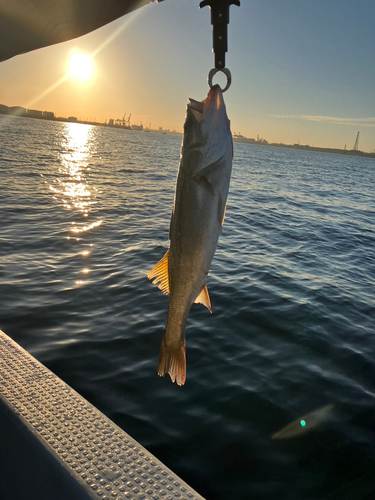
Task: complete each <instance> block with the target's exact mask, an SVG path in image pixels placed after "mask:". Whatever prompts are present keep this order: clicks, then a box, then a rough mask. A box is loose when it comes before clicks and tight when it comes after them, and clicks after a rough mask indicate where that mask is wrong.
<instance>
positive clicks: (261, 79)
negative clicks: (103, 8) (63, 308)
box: [0, 0, 375, 151]
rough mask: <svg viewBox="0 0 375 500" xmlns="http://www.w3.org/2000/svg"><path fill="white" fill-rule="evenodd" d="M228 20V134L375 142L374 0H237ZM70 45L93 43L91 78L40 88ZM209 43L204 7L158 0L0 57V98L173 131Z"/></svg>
mask: <svg viewBox="0 0 375 500" xmlns="http://www.w3.org/2000/svg"><path fill="white" fill-rule="evenodd" d="M230 18H231V22H230V25H229V52H228V54H227V58H226V62H227V67H229V69H230V70H231V72H232V78H233V83H232V86H231V88H230V89H229V90H228V92H226V94H225V101H226V104H227V110H228V115H229V118H230V119H231V122H232V131H233V132H241V133H242V134H243V135H246V136H247V137H256V136H257V134H259V135H260V136H261V137H264V138H266V139H268V140H269V141H270V142H274V141H275V142H284V143H294V142H298V141H300V143H301V144H310V145H315V146H326V147H330V146H331V147H344V145H345V144H347V147H348V148H349V149H350V148H352V147H353V144H354V141H355V137H356V134H357V131H360V149H362V150H366V151H370V150H374V149H375V64H374V59H375V25H374V20H375V1H373V0H358V1H357V2H352V1H350V2H349V1H348V0H341V1H338V0H324V1H323V0H316V1H312V0H300V1H296V0H284V1H280V0H268V1H267V0H242V2H241V7H236V6H232V7H231V8H230ZM115 33H117V35H116V36H115V37H114V34H115ZM111 37H113V39H112V40H111V41H110V42H109V39H110V38H111ZM103 45H104V46H103ZM99 47H102V48H101V49H100V50H99V51H98V48H99ZM73 49H75V50H79V51H82V52H86V53H93V52H96V51H97V53H96V56H95V58H94V64H95V73H94V78H92V80H90V81H88V82H77V81H70V80H67V81H64V82H63V83H62V84H61V85H58V86H57V87H56V88H55V89H54V90H53V91H50V92H49V93H47V94H46V95H44V97H42V98H38V96H41V95H42V94H43V93H45V92H46V90H47V89H49V88H50V87H51V86H53V85H54V84H55V83H56V82H57V81H58V80H59V79H61V78H62V77H63V76H64V74H66V71H67V61H68V59H69V54H70V53H71V51H72V50H73ZM211 49H212V32H211V25H210V11H209V9H208V8H207V7H205V8H204V9H199V2H198V1H196V0H164V1H163V2H161V3H159V4H156V3H154V4H150V5H148V6H146V7H143V8H142V9H140V10H139V11H137V12H134V13H132V14H130V15H128V16H125V17H124V18H122V19H119V20H117V21H115V22H113V23H111V24H109V25H107V26H105V27H103V28H101V29H99V30H97V31H95V32H94V33H91V34H88V35H85V36H84V37H81V38H79V39H77V40H73V41H70V42H65V43H62V44H59V45H56V46H53V47H48V48H45V49H40V50H37V51H34V52H31V53H29V54H24V55H21V56H17V57H15V58H13V59H11V60H9V61H5V62H3V63H1V64H0V102H1V103H4V104H8V105H16V104H19V105H23V106H25V107H30V103H32V107H34V108H36V109H50V110H52V111H55V112H56V113H57V114H60V115H63V116H67V115H75V116H78V117H81V118H82V119H85V118H88V119H90V118H94V117H95V118H96V119H97V120H103V121H104V120H105V119H106V118H107V119H108V118H110V117H112V118H117V117H122V115H123V114H124V113H125V112H127V113H129V112H132V121H133V123H140V122H141V121H142V123H143V124H144V125H146V126H147V125H149V122H151V124H152V127H155V128H156V127H158V126H163V127H165V128H170V129H176V130H182V125H183V121H184V114H185V106H186V103H187V99H188V98H189V97H193V98H195V99H203V98H204V97H205V95H206V93H207V90H208V87H207V74H208V72H209V70H210V69H211V68H212V67H213V54H212V52H211Z"/></svg>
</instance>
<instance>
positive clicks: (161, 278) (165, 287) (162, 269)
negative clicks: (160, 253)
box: [147, 250, 169, 295]
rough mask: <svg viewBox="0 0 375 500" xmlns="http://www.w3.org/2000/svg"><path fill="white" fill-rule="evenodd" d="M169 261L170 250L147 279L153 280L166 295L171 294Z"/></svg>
mask: <svg viewBox="0 0 375 500" xmlns="http://www.w3.org/2000/svg"><path fill="white" fill-rule="evenodd" d="M168 260H169V250H168V251H167V253H166V254H165V255H164V257H163V258H162V259H161V260H160V261H159V262H158V263H157V264H156V266H155V267H153V268H152V269H151V271H150V272H149V273H148V275H147V278H148V279H149V280H152V279H153V282H152V283H153V284H154V285H158V287H159V288H160V290H161V291H162V292H163V293H165V294H166V295H168V294H169V275H168ZM158 283H159V284H158Z"/></svg>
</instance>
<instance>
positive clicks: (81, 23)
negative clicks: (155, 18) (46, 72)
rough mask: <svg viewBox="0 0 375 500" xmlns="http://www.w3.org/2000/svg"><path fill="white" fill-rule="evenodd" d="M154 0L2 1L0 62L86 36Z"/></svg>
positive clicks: (0, 0)
mask: <svg viewBox="0 0 375 500" xmlns="http://www.w3.org/2000/svg"><path fill="white" fill-rule="evenodd" d="M151 1H153V0H0V61H4V60H5V59H9V58H10V57H13V56H15V55H17V54H22V53H24V52H29V51H30V50H34V49H39V48H40V47H46V46H47V45H53V44H55V43H59V42H65V41H66V40H71V39H72V38H77V37H78V36H81V35H84V34H86V33H89V32H90V31H93V30H95V29H97V28H100V27H101V26H104V25H105V24H107V23H110V22H111V21H114V20H115V19H117V18H119V17H121V16H123V15H125V14H128V13H129V12H131V11H133V10H135V9H137V8H139V7H142V6H143V5H146V4H147V3H149V2H151Z"/></svg>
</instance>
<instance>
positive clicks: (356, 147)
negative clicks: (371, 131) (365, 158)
mask: <svg viewBox="0 0 375 500" xmlns="http://www.w3.org/2000/svg"><path fill="white" fill-rule="evenodd" d="M358 143H359V132H358V133H357V137H356V139H355V143H354V146H353V151H358Z"/></svg>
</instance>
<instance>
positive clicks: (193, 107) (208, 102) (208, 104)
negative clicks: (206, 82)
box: [188, 85, 224, 122]
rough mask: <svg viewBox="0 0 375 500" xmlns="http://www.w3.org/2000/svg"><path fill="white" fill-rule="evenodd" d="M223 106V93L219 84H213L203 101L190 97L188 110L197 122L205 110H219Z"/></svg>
mask: <svg viewBox="0 0 375 500" xmlns="http://www.w3.org/2000/svg"><path fill="white" fill-rule="evenodd" d="M223 106H224V99H223V93H222V90H221V88H220V86H219V85H214V86H213V87H212V88H210V90H209V92H208V94H207V97H206V99H204V100H203V101H196V100H195V99H192V98H190V99H189V104H188V111H190V114H191V115H193V116H194V118H195V119H196V121H197V122H199V121H200V120H201V119H202V117H203V115H204V114H205V113H206V112H211V111H220V110H221V109H222V107H223Z"/></svg>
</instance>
